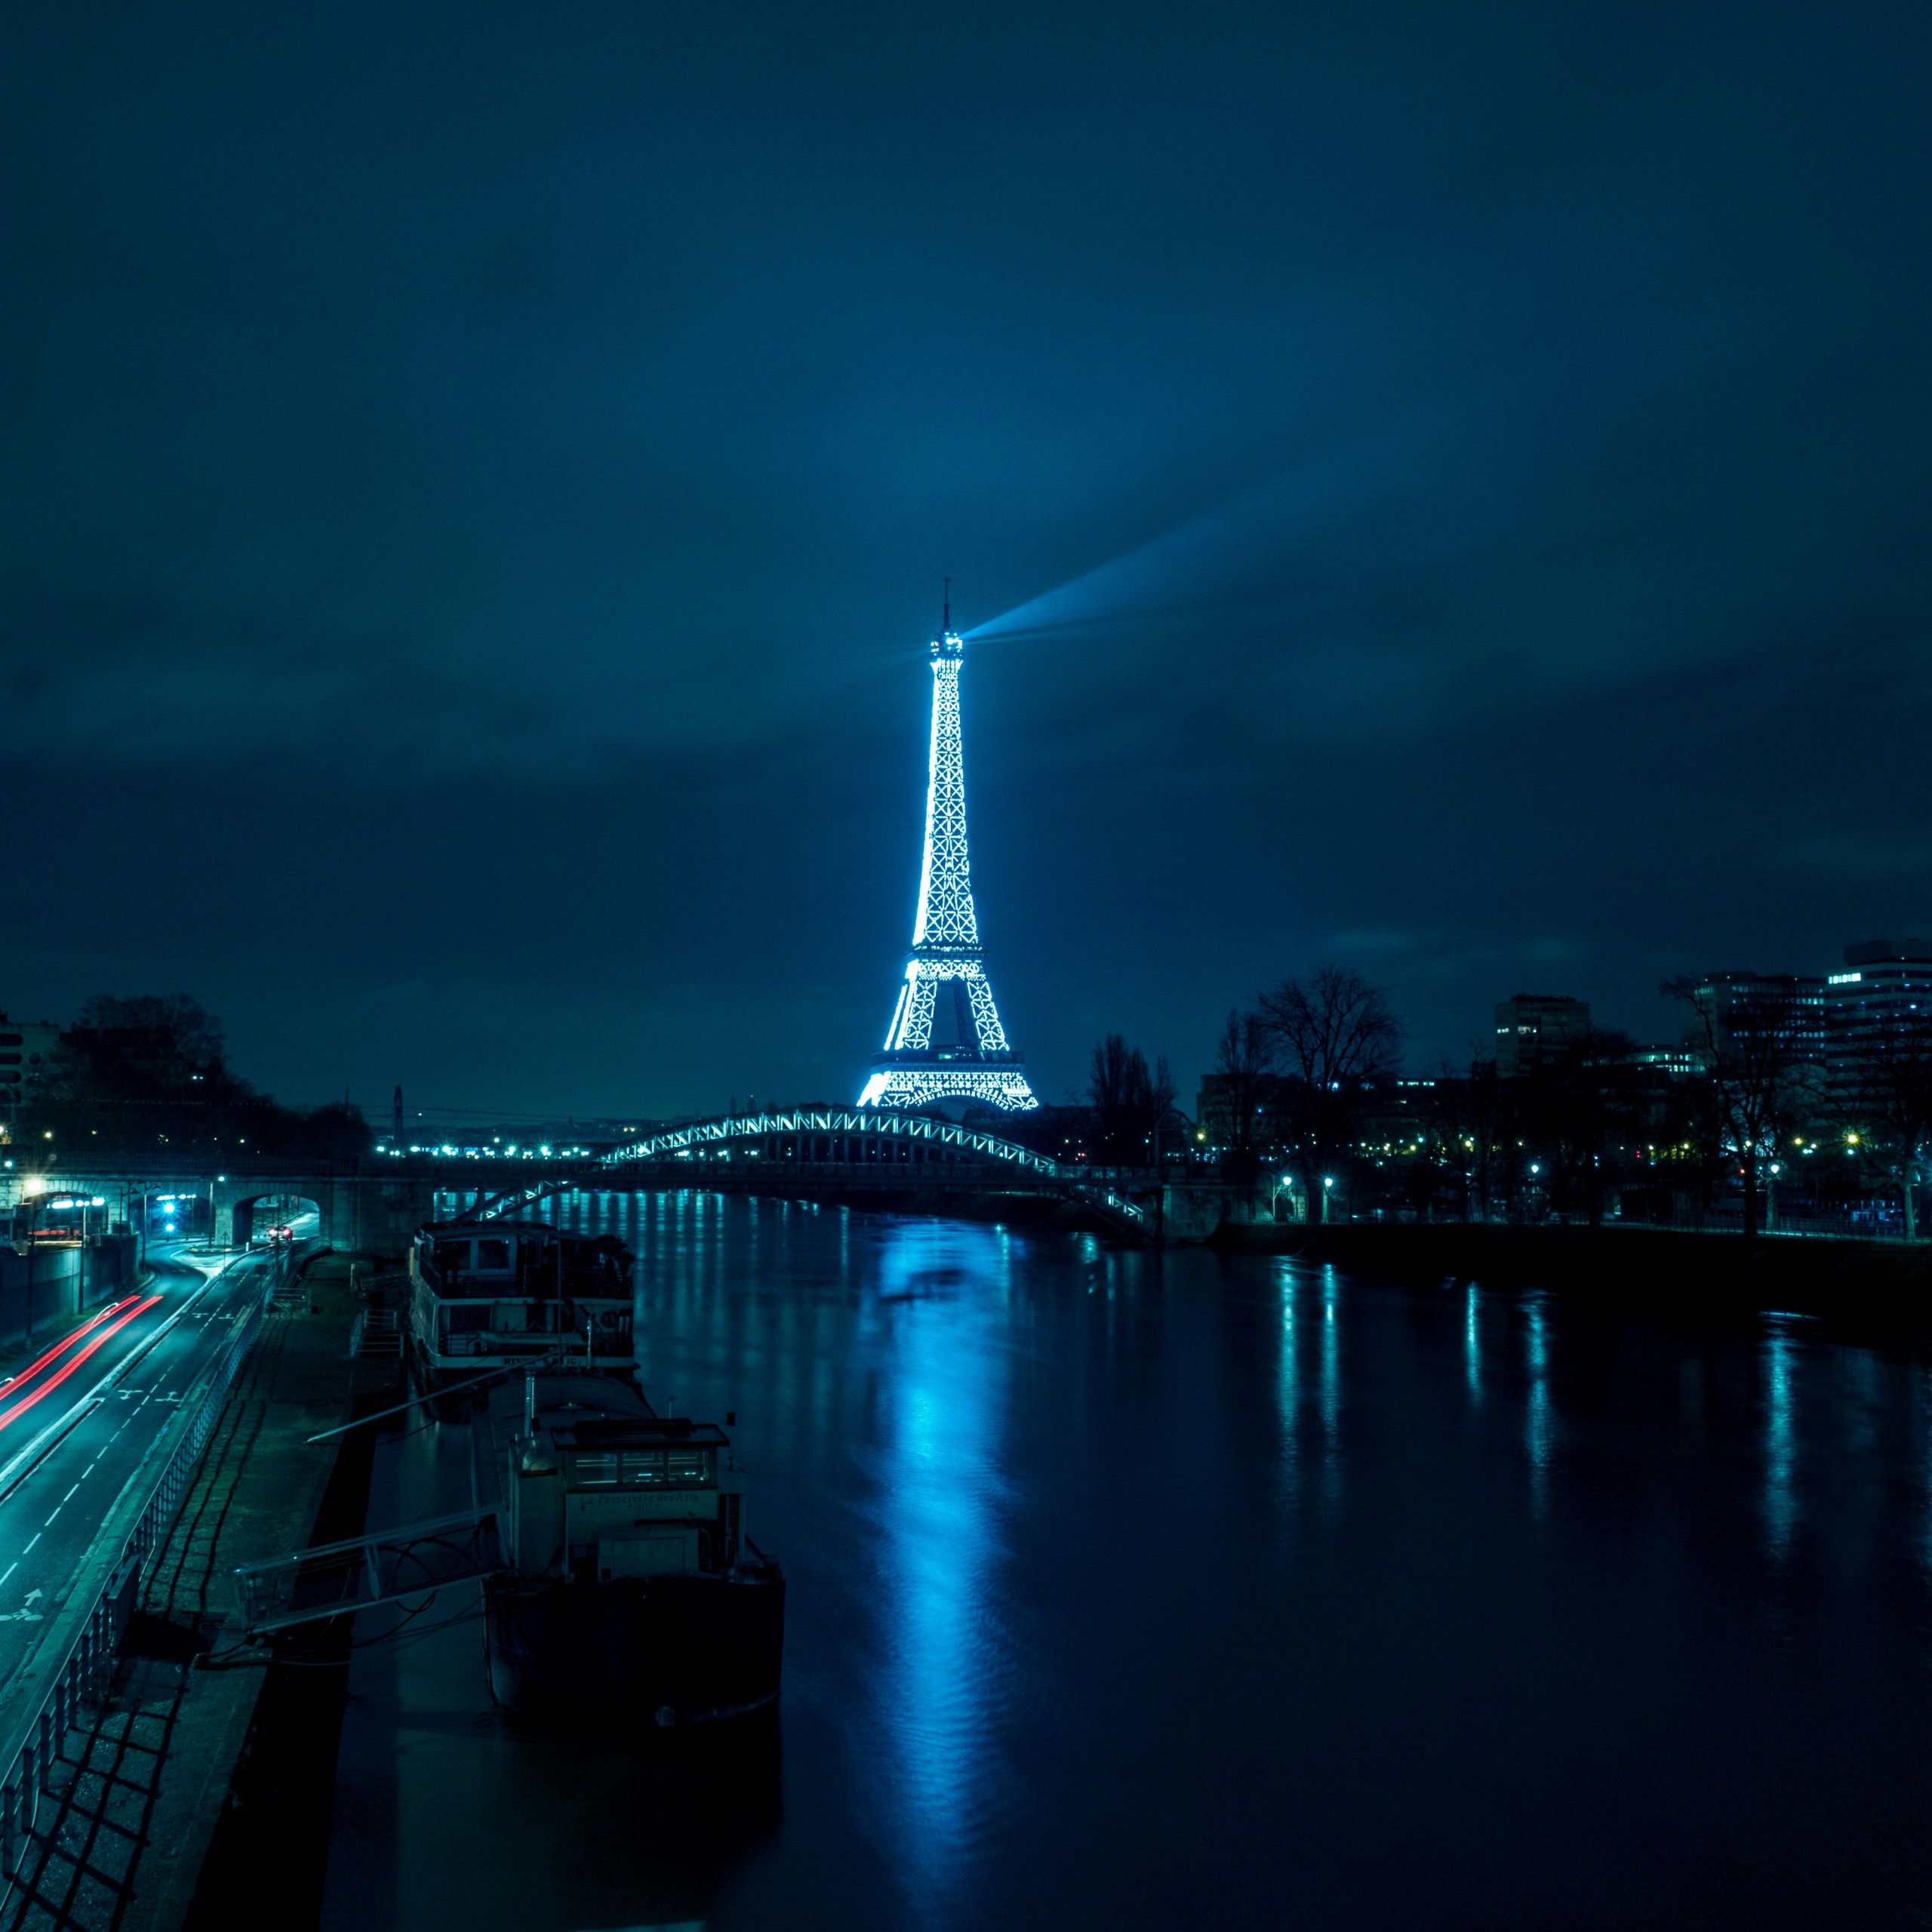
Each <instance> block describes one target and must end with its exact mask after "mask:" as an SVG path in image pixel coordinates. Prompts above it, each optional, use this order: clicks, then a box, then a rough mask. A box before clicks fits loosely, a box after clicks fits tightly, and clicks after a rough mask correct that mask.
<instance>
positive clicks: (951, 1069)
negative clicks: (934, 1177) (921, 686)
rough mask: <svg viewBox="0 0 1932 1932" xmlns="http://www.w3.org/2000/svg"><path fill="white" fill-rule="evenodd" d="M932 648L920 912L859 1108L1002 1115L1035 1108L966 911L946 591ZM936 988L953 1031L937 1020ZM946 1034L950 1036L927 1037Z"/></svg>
mask: <svg viewBox="0 0 1932 1932" xmlns="http://www.w3.org/2000/svg"><path fill="white" fill-rule="evenodd" d="M946 592H947V595H946V614H945V616H944V617H943V620H941V623H940V635H939V636H938V637H937V638H935V639H934V641H933V643H932V645H931V653H932V665H933V737H932V754H931V764H930V767H929V770H928V779H927V783H926V849H925V858H924V863H922V865H921V867H920V871H919V911H918V917H917V918H915V920H914V921H913V923H912V951H911V952H909V954H908V955H906V978H905V981H904V983H903V985H901V986H900V989H899V1004H897V1006H896V1007H895V1008H894V1009H893V1014H892V1024H891V1027H890V1028H888V1029H887V1032H886V1035H885V1051H884V1052H883V1053H881V1054H877V1055H875V1057H874V1058H873V1060H872V1077H871V1078H870V1079H869V1080H868V1081H866V1085H865V1091H864V1092H863V1093H862V1094H860V1096H859V1105H860V1106H862V1107H923V1106H928V1105H930V1104H931V1103H932V1102H933V1101H935V1100H980V1101H984V1102H986V1103H989V1104H991V1105H992V1106H995V1107H999V1108H1001V1109H1004V1110H1005V1111H1006V1112H1009V1113H1023V1112H1026V1110H1027V1109H1029V1108H1032V1107H1037V1106H1038V1105H1039V1104H1040V1103H1039V1102H1038V1100H1035V1098H1034V1097H1033V1090H1032V1088H1030V1087H1029V1086H1028V1085H1027V1084H1026V1069H1025V1068H1024V1067H1023V1066H1021V1064H1020V1056H1019V1055H1018V1054H1016V1053H1015V1052H1014V1051H1013V1049H1012V1048H1011V1046H1009V1045H1008V1044H1007V1038H1006V1029H1005V1028H1004V1026H1001V1024H1000V1018H999V1009H998V1008H997V1007H996V1006H995V1005H994V1004H993V989H992V982H991V981H990V980H988V979H987V977H986V968H985V965H984V964H983V955H982V953H981V950H980V924H979V920H978V918H977V916H976V915H975V914H974V910H973V881H972V878H971V873H970V871H969V868H968V861H967V856H966V767H965V759H964V753H963V752H962V751H961V748H960V741H959V666H960V663H961V660H963V659H964V657H965V655H966V640H965V639H964V638H962V637H961V636H960V635H958V633H957V632H955V630H954V629H953V628H952V586H951V584H950V583H948V585H947V586H946ZM942 987H943V988H944V989H945V990H946V998H947V1000H948V1001H949V1004H950V1008H951V1017H952V1026H951V1028H950V1029H945V1028H943V1027H942V1026H940V1025H939V1024H938V1021H939V1018H940V1011H941V1009H940V989H941V988H942ZM947 1031H949V1032H950V1033H951V1035H952V1038H950V1039H949V1040H942V1039H940V1038H935V1035H938V1034H940V1033H941V1032H947Z"/></svg>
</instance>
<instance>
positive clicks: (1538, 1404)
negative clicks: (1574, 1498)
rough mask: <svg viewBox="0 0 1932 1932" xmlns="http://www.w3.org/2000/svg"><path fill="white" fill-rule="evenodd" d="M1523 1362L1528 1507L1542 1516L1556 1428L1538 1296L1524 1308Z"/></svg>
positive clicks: (1545, 1333)
mask: <svg viewBox="0 0 1932 1932" xmlns="http://www.w3.org/2000/svg"><path fill="white" fill-rule="evenodd" d="M1523 1358H1524V1366H1525V1367H1527V1370H1528V1371H1529V1390H1528V1395H1527V1400H1526V1401H1525V1402H1524V1408H1523V1452H1524V1455H1525V1456H1526V1457H1527V1458H1528V1460H1529V1466H1530V1506H1531V1508H1532V1509H1534V1511H1535V1512H1537V1515H1542V1514H1543V1511H1544V1510H1545V1509H1546V1508H1547V1507H1548V1506H1549V1469H1550V1453H1551V1447H1552V1442H1553V1441H1554V1438H1555V1427H1556V1425H1555V1418H1554V1417H1553V1415H1552V1411H1551V1404H1550V1393H1549V1317H1548V1315H1546V1312H1545V1310H1544V1308H1543V1297H1542V1296H1541V1295H1532V1296H1531V1297H1529V1298H1528V1299H1527V1301H1526V1302H1525V1303H1524V1315H1523Z"/></svg>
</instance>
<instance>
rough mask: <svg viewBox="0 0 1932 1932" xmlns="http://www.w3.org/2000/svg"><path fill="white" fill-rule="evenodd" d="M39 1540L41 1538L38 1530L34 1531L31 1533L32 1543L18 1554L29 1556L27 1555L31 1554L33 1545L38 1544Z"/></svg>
mask: <svg viewBox="0 0 1932 1932" xmlns="http://www.w3.org/2000/svg"><path fill="white" fill-rule="evenodd" d="M40 1538H41V1532H40V1531H38V1530H35V1531H34V1533H33V1543H38V1542H39V1540H40ZM33 1543H29V1544H28V1545H27V1546H26V1549H23V1550H22V1551H21V1552H20V1554H21V1555H23V1556H26V1555H29V1553H30V1552H32V1549H33Z"/></svg>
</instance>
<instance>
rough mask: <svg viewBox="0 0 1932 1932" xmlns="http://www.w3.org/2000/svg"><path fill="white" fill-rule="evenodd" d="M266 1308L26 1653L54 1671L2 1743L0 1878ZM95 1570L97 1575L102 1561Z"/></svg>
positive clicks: (111, 1653) (224, 1359) (234, 1341)
mask: <svg viewBox="0 0 1932 1932" xmlns="http://www.w3.org/2000/svg"><path fill="white" fill-rule="evenodd" d="M265 1308H266V1297H251V1299H250V1301H249V1305H248V1312H247V1314H246V1315H245V1316H244V1318H242V1320H241V1321H238V1322H237V1323H236V1324H235V1332H234V1333H233V1334H232V1335H231V1336H230V1337H229V1340H228V1341H227V1343H226V1344H225V1345H224V1346H223V1349H222V1352H221V1353H220V1355H218V1356H217V1358H216V1359H215V1361H214V1363H213V1364H212V1365H211V1367H210V1368H209V1370H208V1372H207V1373H206V1374H205V1376H204V1377H203V1378H202V1383H201V1384H200V1387H199V1390H198V1393H197V1394H195V1395H192V1396H191V1397H190V1398H189V1401H187V1402H186V1403H184V1404H183V1411H184V1413H185V1414H186V1417H187V1420H186V1422H185V1423H177V1426H176V1427H175V1429H174V1430H173V1431H172V1432H171V1434H172V1436H173V1441H172V1444H171V1446H170V1444H169V1437H168V1435H162V1436H160V1437H158V1438H156V1441H155V1447H154V1449H153V1450H152V1451H151V1452H150V1458H149V1460H150V1462H152V1461H153V1460H154V1459H155V1458H156V1457H158V1459H159V1460H158V1466H155V1467H152V1468H150V1467H149V1464H147V1463H143V1466H141V1467H140V1469H137V1470H136V1471H135V1472H134V1475H133V1476H131V1478H129V1480H128V1489H127V1491H123V1494H124V1495H125V1494H128V1492H129V1491H131V1492H132V1493H134V1494H137V1495H138V1494H140V1485H141V1484H143V1483H146V1484H147V1485H148V1486H149V1487H148V1493H147V1497H146V1501H145V1503H143V1505H142V1506H141V1509H140V1513H139V1514H138V1515H137V1516H136V1517H135V1518H134V1522H133V1523H132V1524H131V1525H130V1526H129V1527H128V1530H127V1531H125V1534H123V1536H122V1541H121V1544H120V1546H119V1548H118V1550H117V1551H116V1552H115V1555H114V1558H113V1560H112V1562H111V1563H109V1564H108V1566H107V1567H106V1574H105V1577H104V1578H103V1580H102V1581H101V1582H100V1584H99V1585H98V1586H97V1587H96V1589H94V1592H93V1595H91V1598H88V1599H87V1600H85V1601H82V1602H79V1603H75V1602H69V1604H67V1605H66V1607H64V1609H63V1611H62V1612H61V1614H60V1626H57V1629H56V1630H54V1631H50V1632H49V1633H48V1638H49V1641H50V1643H51V1644H54V1645H56V1646H57V1648H55V1649H54V1650H52V1651H49V1650H48V1649H47V1648H45V1647H43V1649H42V1651H39V1652H38V1653H36V1654H35V1656H34V1657H32V1658H31V1659H30V1660H29V1663H28V1664H27V1666H26V1668H27V1669H28V1670H29V1671H30V1672H35V1673H38V1672H39V1671H40V1670H41V1669H42V1668H43V1667H48V1669H49V1670H50V1675H49V1676H48V1682H47V1684H46V1687H45V1690H42V1692H41V1693H40V1695H39V1698H38V1702H37V1703H35V1705H34V1706H33V1707H32V1709H31V1710H29V1712H26V1714H24V1715H23V1716H22V1717H20V1718H19V1719H18V1720H17V1721H16V1722H15V1723H14V1724H13V1725H12V1726H11V1729H10V1730H9V1731H8V1733H7V1734H6V1738H5V1743H4V1744H0V1878H5V1880H7V1881H8V1882H9V1883H10V1884H11V1881H12V1880H13V1879H14V1877H15V1875H17V1872H19V1870H20V1863H21V1860H22V1859H23V1857H24V1856H25V1855H26V1850H27V1846H28V1843H29V1838H30V1836H31V1835H32V1831H33V1826H34V1821H35V1817H37V1815H38V1811H39V1806H40V1794H41V1792H42V1789H44V1788H45V1784H46V1781H47V1774H48V1769H49V1767H51V1765H52V1764H54V1761H56V1759H57V1757H58V1755H59V1754H60V1745H61V1740H63V1738H64V1737H66V1734H67V1732H68V1730H69V1728H70V1727H72V1724H74V1722H75V1719H76V1718H77V1717H78V1715H79V1712H80V1707H81V1705H82V1701H83V1700H85V1699H87V1698H88V1697H91V1695H92V1694H94V1690H96V1689H97V1687H99V1686H100V1684H102V1682H103V1680H104V1679H105V1678H109V1677H111V1676H112V1673H113V1670H114V1660H115V1652H116V1651H117V1650H118V1647H119V1645H120V1641H121V1637H122V1632H124V1631H125V1629H126V1627H127V1623H128V1618H129V1617H131V1615H132V1614H133V1611H134V1598H135V1596H136V1595H137V1592H138V1591H139V1589H140V1579H141V1572H142V1570H143V1567H144V1566H145V1564H146V1561H147V1559H148V1558H149V1555H151V1554H152V1552H153V1551H154V1549H155V1546H157V1545H158V1543H160V1541H161V1540H162V1537H164V1536H165V1535H166V1534H167V1532H168V1526H169V1525H170V1524H171V1523H172V1522H173V1521H174V1515H175V1512H176V1511H177V1510H178V1509H180V1506H181V1501H182V1499H183V1497H185V1496H186V1494H187V1492H188V1487H189V1484H190V1483H191V1482H192V1481H193V1479H194V1474H195V1464H196V1463H198V1462H199V1461H200V1460H201V1454H202V1451H203V1450H204V1449H205V1447H207V1446H208V1437H209V1435H211V1433H212V1432H213V1431H214V1426H215V1423H216V1420H217V1418H218V1417H220V1414H221V1410H222V1404H223V1403H224V1402H225V1401H226V1400H227V1398H228V1391H229V1386H230V1385H231V1384H232V1383H233V1381H234V1380H235V1371H237V1370H238V1368H239V1367H241V1365H242V1361H243V1360H244V1358H245V1357H246V1355H247V1354H248V1350H249V1349H250V1348H251V1347H252V1346H254V1340H255V1337H256V1336H257V1333H258V1332H259V1331H260V1327H261V1323H262V1319H263V1311H264V1309H265ZM94 1574H97V1575H99V1574H100V1571H99V1570H98V1569H96V1570H95V1571H94ZM29 1695H32V1693H31V1691H30V1692H29Z"/></svg>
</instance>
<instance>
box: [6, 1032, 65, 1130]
mask: <svg viewBox="0 0 1932 1932" xmlns="http://www.w3.org/2000/svg"><path fill="white" fill-rule="evenodd" d="M59 1050H60V1028H59V1027H58V1026H55V1025H54V1023H53V1021H51V1020H10V1019H8V1017H7V1015H6V1014H5V1013H4V1012H0V1138H9V1137H11V1131H12V1127H13V1123H14V1117H15V1116H16V1115H17V1114H18V1113H19V1112H20V1109H21V1107H22V1106H23V1105H24V1104H25V1103H26V1097H27V1094H28V1093H29V1091H30V1090H31V1088H32V1086H33V1084H34V1082H35V1080H36V1079H38V1078H39V1077H40V1076H41V1075H42V1073H44V1072H45V1070H46V1069H48V1067H50V1066H52V1064H53V1063H54V1055H55V1054H56V1053H57V1052H58V1051H59Z"/></svg>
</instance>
